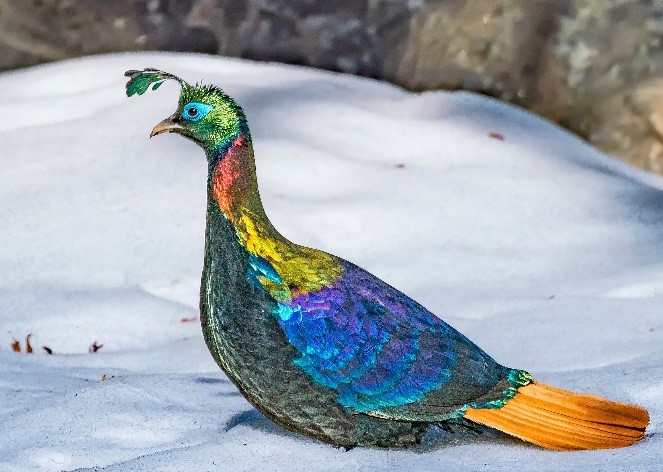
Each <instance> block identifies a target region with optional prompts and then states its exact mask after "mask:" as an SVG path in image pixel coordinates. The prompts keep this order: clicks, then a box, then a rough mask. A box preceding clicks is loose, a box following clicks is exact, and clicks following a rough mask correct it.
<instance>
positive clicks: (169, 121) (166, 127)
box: [150, 116, 183, 138]
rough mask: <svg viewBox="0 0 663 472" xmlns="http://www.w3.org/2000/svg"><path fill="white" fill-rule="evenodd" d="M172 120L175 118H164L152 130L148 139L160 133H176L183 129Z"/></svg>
mask: <svg viewBox="0 0 663 472" xmlns="http://www.w3.org/2000/svg"><path fill="white" fill-rule="evenodd" d="M173 118H175V117H174V116H171V117H170V118H166V119H165V120H163V121H162V122H161V123H158V124H157V125H156V126H155V127H154V128H152V132H151V133H150V138H152V137H154V136H156V135H157V134H161V133H178V132H179V131H180V130H181V129H183V127H182V126H180V125H178V124H177V123H175V122H174V121H173Z"/></svg>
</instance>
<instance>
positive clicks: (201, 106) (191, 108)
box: [182, 102, 214, 121]
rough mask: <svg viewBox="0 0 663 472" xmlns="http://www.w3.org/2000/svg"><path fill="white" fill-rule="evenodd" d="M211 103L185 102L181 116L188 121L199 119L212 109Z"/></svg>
mask: <svg viewBox="0 0 663 472" xmlns="http://www.w3.org/2000/svg"><path fill="white" fill-rule="evenodd" d="M212 108H214V107H213V106H212V105H208V104H207V103H201V102H191V103H187V104H186V105H185V106H184V108H183V109H182V118H183V119H185V120H188V121H200V120H202V119H203V118H205V116H206V115H207V114H208V113H209V112H210V111H212Z"/></svg>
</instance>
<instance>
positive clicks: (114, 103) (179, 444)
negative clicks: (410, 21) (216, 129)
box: [0, 54, 663, 471]
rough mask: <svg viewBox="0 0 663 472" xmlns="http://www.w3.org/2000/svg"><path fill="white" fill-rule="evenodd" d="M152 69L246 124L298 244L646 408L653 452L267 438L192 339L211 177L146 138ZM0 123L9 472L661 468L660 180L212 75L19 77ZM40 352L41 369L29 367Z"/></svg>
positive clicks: (478, 128)
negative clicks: (209, 90)
mask: <svg viewBox="0 0 663 472" xmlns="http://www.w3.org/2000/svg"><path fill="white" fill-rule="evenodd" d="M142 67H158V68H163V69H165V70H168V71H171V72H174V73H176V74H179V75H181V76H183V77H184V78H185V79H187V80H189V81H190V82H194V81H197V80H199V79H204V80H205V81H206V82H212V83H215V84H218V85H221V86H222V87H224V88H225V89H226V91H227V92H228V93H230V94H231V95H232V96H234V97H236V99H237V100H238V101H239V103H240V104H242V105H243V106H244V107H245V109H246V112H247V114H248V117H249V123H250V125H251V130H252V132H253V137H254V142H255V150H256V156H257V165H258V173H259V180H260V185H261V191H262V196H263V199H264V201H265V206H266V208H267V211H268V213H269V215H270V216H271V217H272V219H273V221H274V223H275V225H276V226H277V227H278V228H279V229H280V230H281V231H282V232H283V233H284V234H285V235H287V236H288V237H290V238H291V239H293V240H295V241H298V242H300V243H303V244H307V245H310V246H314V247H318V248H322V249H325V250H327V251H330V252H332V253H334V254H337V255H339V256H342V257H344V258H346V259H348V260H351V261H353V262H355V263H358V264H359V265H361V266H363V267H365V268H366V269H368V270H370V271H372V272H373V273H375V274H377V275H378V276H380V277H381V278H383V279H385V280H386V281H388V282H389V283H391V284H392V285H395V286H396V287H398V288H400V289H401V290H403V291H405V292H406V293H408V294H410V295H412V296H413V297H414V298H415V299H417V300H419V301H420V302H422V303H423V304H424V305H426V306H427V307H428V308H430V309H431V310H432V311H433V312H435V313H437V314H438V315H440V316H442V317H444V319H445V320H446V321H448V322H449V323H451V324H452V325H454V326H455V327H456V328H458V329H459V330H461V331H462V332H463V333H465V334H466V335H467V336H469V337H470V338H471V339H473V340H474V341H475V342H476V343H477V344H479V345H480V346H482V347H483V348H484V349H485V350H486V351H488V352H489V353H490V354H491V355H493V356H494V357H495V358H496V359H497V360H498V361H500V362H501V363H503V364H506V365H509V366H512V367H518V368H523V369H527V370H529V371H530V372H532V373H533V374H534V375H535V376H536V377H537V378H539V379H540V380H542V381H546V382H549V383H553V384H555V385H558V386H560V387H564V388H569V389H575V390H579V391H590V392H594V393H597V394H602V395H606V396H609V397H610V398H613V399H615V400H621V401H628V402H634V403H638V404H641V405H643V406H645V407H646V408H648V409H649V411H650V414H651V418H652V421H651V425H650V427H649V429H648V435H647V438H646V439H645V441H644V442H642V443H640V444H638V445H636V446H634V447H630V448H627V449H621V450H610V451H595V452H573V453H554V452H548V451H544V450H541V449H539V448H537V447H533V446H528V445H526V444H524V443H522V442H521V441H518V440H516V439H512V438H510V437H508V436H505V435H502V434H501V433H497V432H492V431H489V432H487V433H485V434H483V435H481V436H479V437H473V436H469V435H467V434H462V433H456V434H446V433H439V434H438V436H437V437H434V438H433V439H434V441H432V443H431V444H429V445H427V446H426V447H423V448H420V449H418V450H414V451H412V450H410V451H397V450H378V449H362V448H357V449H353V450H351V451H349V452H343V451H341V450H338V449H335V448H333V447H330V446H328V445H324V444H321V443H318V442H315V441H312V440H309V439H305V438H302V437H299V436H296V435H294V434H291V433H289V432H286V431H284V430H281V429H280V428H278V427H276V426H274V425H273V424H271V423H270V422H269V421H268V420H266V419H264V418H263V417H261V416H260V415H259V414H258V413H257V412H256V411H255V410H254V409H253V408H252V407H251V406H250V405H249V404H248V403H247V402H246V401H245V400H244V399H243V398H242V397H241V395H240V394H239V393H238V392H237V390H236V389H235V388H234V386H233V385H232V384H230V383H229V381H228V380H227V379H226V377H225V376H224V375H223V373H221V372H220V371H219V369H218V368H217V367H216V365H215V364H214V362H213V361H212V359H211V357H210V355H209V354H208V352H207V349H206V347H205V345H204V343H203V340H202V336H201V333H200V328H199V324H198V322H197V320H196V321H194V322H181V319H182V318H192V317H196V316H197V314H198V311H197V310H198V309H197V306H198V284H199V274H200V271H201V267H202V256H203V228H204V204H205V202H204V198H205V172H206V164H205V160H204V158H203V155H202V151H201V150H199V148H197V147H196V146H195V145H194V144H192V143H191V142H188V141H186V140H184V139H182V138H180V137H178V136H174V135H168V136H160V137H158V138H157V139H153V140H148V139H147V137H148V134H149V132H150V130H151V128H152V126H153V125H154V124H155V123H156V122H158V121H160V120H161V119H163V118H165V117H167V116H169V115H170V114H171V113H172V112H173V111H174V109H175V105H176V100H177V96H178V93H179V89H178V87H177V85H176V84H174V83H168V84H165V85H164V86H163V87H162V88H160V89H159V90H158V92H149V93H146V94H145V95H144V96H142V97H134V98H132V99H128V98H126V97H125V95H124V83H125V78H124V77H123V76H122V73H123V72H124V71H125V70H127V69H132V68H142ZM0 111H1V112H0V158H1V166H0V176H1V181H0V182H1V185H0V201H1V202H2V204H1V205H0V222H1V224H0V238H1V239H0V430H1V431H2V434H1V435H0V470H2V471H19V470H72V469H78V468H83V469H85V468H91V469H94V470H97V469H96V468H99V467H105V468H106V470H113V471H119V470H122V471H124V470H158V471H161V470H163V471H183V470H190V471H207V470H223V471H243V470H247V471H254V470H264V471H268V470H283V471H286V470H287V471H299V470H306V471H341V470H353V471H392V470H412V471H441V470H447V471H449V470H450V471H453V470H498V471H502V470H504V471H505V470H519V471H527V470H536V471H543V470H593V471H595V470H630V471H636V470H662V469H661V467H663V466H661V462H662V461H663V439H662V438H661V433H660V431H661V429H662V427H663V419H662V418H663V380H662V379H663V375H662V374H663V306H662V303H663V251H662V250H661V249H662V248H663V224H662V217H663V191H662V190H663V179H661V178H659V177H655V176H651V175H647V174H644V173H642V172H639V171H636V170H633V169H630V168H628V167H626V166H625V165H623V164H621V163H619V162H617V161H616V160H614V159H612V158H609V157H607V156H605V155H603V154H601V153H599V152H598V151H596V150H595V149H593V148H591V147H590V146H588V145H586V144H585V143H583V142H581V141H580V140H578V139H576V138H575V137H573V136H571V135H570V134H569V133H567V132H565V131H563V130H562V129H560V128H558V127H556V126H554V125H552V124H550V123H548V122H546V121H544V120H542V119H539V118H537V117H535V116H532V115H530V114H528V113H526V112H524V111H522V110H519V109H516V108H513V107H511V106H508V105H505V104H503V103H500V102H497V101H494V100H490V99H487V98H484V97H480V96H477V95H473V94H469V93H444V92H435V93H424V94H409V93H405V92H403V91H401V90H400V89H398V88H396V87H393V86H390V85H387V84H384V83H380V82H376V81H370V80H365V79H359V78H355V77H349V76H343V75H334V74H329V73H323V72H319V71H315V70H310V69H304V68H294V67H287V66H283V65H276V64H257V63H251V62H246V61H239V60H229V59H223V58H217V57H206V56H195V55H194V56H192V55H167V54H130V55H114V56H101V57H94V58H88V59H84V60H77V61H68V62H61V63H56V64H51V65H48V66H43V67H37V68H32V69H27V70H23V71H18V72H13V73H8V74H7V73H6V74H2V75H0ZM490 133H499V134H501V135H503V137H504V139H503V140H500V139H497V138H495V137H491V136H490ZM28 333H32V334H33V337H32V339H31V342H32V345H33V346H34V348H35V353H34V354H33V355H27V354H25V353H21V354H17V353H14V352H12V350H11V343H12V340H13V339H16V340H19V341H21V347H22V348H23V349H24V348H25V341H24V338H25V336H26V335H27V334H28ZM95 341H96V342H98V343H99V344H103V347H102V348H101V349H100V350H99V351H98V352H97V353H94V354H90V353H88V347H89V346H90V345H91V344H92V343H93V342H95ZM41 346H48V347H50V348H51V349H52V350H53V351H54V353H55V355H52V356H49V355H46V354H45V352H44V351H43V350H42V348H41ZM102 376H105V378H106V380H102Z"/></svg>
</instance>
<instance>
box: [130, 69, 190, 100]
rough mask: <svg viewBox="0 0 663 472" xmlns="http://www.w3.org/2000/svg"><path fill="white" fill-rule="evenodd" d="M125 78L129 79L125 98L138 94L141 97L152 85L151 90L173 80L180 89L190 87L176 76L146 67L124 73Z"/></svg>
mask: <svg viewBox="0 0 663 472" xmlns="http://www.w3.org/2000/svg"><path fill="white" fill-rule="evenodd" d="M124 75H125V77H129V81H128V82H127V96H128V97H131V96H132V95H135V94H138V95H142V94H144V93H145V91H146V90H147V89H148V88H150V85H152V84H154V85H152V90H156V89H158V88H159V87H160V86H161V84H162V83H164V81H166V80H175V81H177V82H179V84H180V85H181V86H182V88H189V87H190V85H189V84H188V83H186V82H185V81H184V80H182V79H180V78H179V77H177V76H176V75H173V74H171V73H169V72H164V71H161V70H158V69H153V68H151V67H147V68H145V69H143V70H128V71H126V72H125V73H124Z"/></svg>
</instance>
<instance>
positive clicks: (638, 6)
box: [0, 0, 663, 173]
mask: <svg viewBox="0 0 663 472" xmlns="http://www.w3.org/2000/svg"><path fill="white" fill-rule="evenodd" d="M131 50H165V51H194V52H202V53H210V54H224V55H230V56H236V57H244V58H250V59H256V60H269V61H282V62H287V63H293V64H303V65H309V66H315V67H320V68H325V69H330V70H335V71H341V72H348V73H352V74H359V75H364V76H368V77H376V78H380V79H386V80H390V81H392V82H394V83H397V84H399V85H401V86H403V87H405V88H407V89H410V90H431V89H465V90H473V91H478V92H481V93H485V94H488V95H491V96H495V97H498V98H501V99H504V100H508V101H510V102H512V103H515V104H517V105H520V106H523V107H525V108H528V109H530V110H532V111H534V112H536V113H539V114H541V115H543V116H545V117H547V118H549V119H551V120H553V121H556V122H558V123H560V124H561V125H563V126H565V127H567V128H569V129H571V130H572V131H575V132H576V133H578V134H579V135H581V136H583V137H584V138H586V139H587V140H589V141H590V142H591V143H593V144H595V145H597V146H598V147H600V148H601V149H603V150H605V151H607V152H609V153H613V154H616V155H618V156H620V157H622V158H623V159H625V160H626V161H628V162H631V163H633V164H635V165H637V166H640V167H643V168H645V169H649V170H652V171H654V172H659V173H663V133H661V130H662V129H663V108H662V106H659V103H661V98H663V97H661V94H660V93H659V92H658V90H659V89H660V86H661V83H662V81H663V0H482V1H471V0H427V1H426V0H298V1H292V0H242V1H238V0H114V1H112V2H90V1H89V0H31V1H28V0H0V70H7V69H12V68H16V67H24V66H28V65H33V64H38V63H42V62H48V61H54V60H60V59H65V58H70V57H76V56H80V55H85V54H93V53H102V52H113V51H131Z"/></svg>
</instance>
